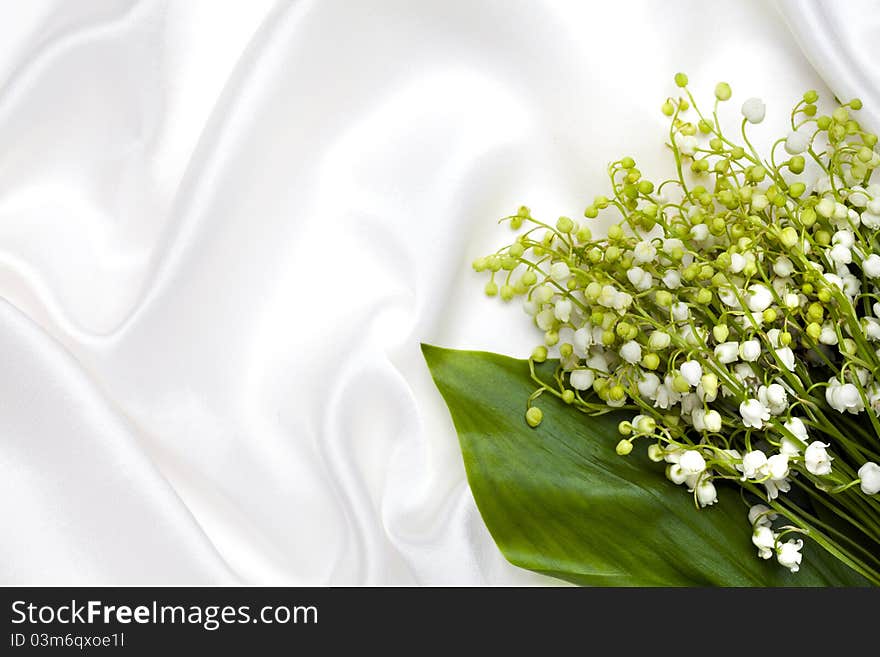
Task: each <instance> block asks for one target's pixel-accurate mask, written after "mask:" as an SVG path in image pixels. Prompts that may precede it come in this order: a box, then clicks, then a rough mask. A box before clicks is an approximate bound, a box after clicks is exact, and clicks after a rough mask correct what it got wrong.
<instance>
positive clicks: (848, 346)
mask: <svg viewBox="0 0 880 657" xmlns="http://www.w3.org/2000/svg"><path fill="white" fill-rule="evenodd" d="M856 349H857V348H856V341H855V340H853V339H852V338H844V339H843V340H842V341H841V342H840V352H841V353H843V354H846V355H847V356H852V355H854V354H855V353H856Z"/></svg>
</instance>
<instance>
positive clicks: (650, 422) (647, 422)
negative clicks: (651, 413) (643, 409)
mask: <svg viewBox="0 0 880 657" xmlns="http://www.w3.org/2000/svg"><path fill="white" fill-rule="evenodd" d="M656 428H657V420H655V419H654V418H652V417H648V416H647V415H644V416H642V419H641V420H639V423H638V424H637V425H636V429H638V430H639V431H640V432H641V433H654V429H656Z"/></svg>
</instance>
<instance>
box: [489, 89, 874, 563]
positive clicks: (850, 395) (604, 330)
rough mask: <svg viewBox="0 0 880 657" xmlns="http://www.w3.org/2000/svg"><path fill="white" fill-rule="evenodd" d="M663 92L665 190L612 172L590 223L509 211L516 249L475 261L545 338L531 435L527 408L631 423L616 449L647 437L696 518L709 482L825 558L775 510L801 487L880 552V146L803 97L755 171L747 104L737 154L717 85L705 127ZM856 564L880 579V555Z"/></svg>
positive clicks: (692, 106) (625, 161)
mask: <svg viewBox="0 0 880 657" xmlns="http://www.w3.org/2000/svg"><path fill="white" fill-rule="evenodd" d="M675 81H676V83H677V84H678V86H679V87H681V88H682V90H683V95H682V96H680V97H678V98H669V99H667V100H666V102H664V103H663V106H662V111H663V113H664V114H665V115H667V116H669V117H670V118H671V122H670V129H669V134H668V142H667V145H668V147H669V149H670V152H671V154H672V156H673V159H674V164H675V169H676V172H677V175H676V177H674V178H672V179H670V180H666V181H664V182H662V183H660V184H655V183H654V182H652V181H650V180H648V179H646V178H645V177H644V176H643V174H642V172H641V171H640V170H639V169H638V168H637V166H636V162H635V161H634V160H633V159H632V158H630V157H624V158H622V159H620V160H617V161H616V162H613V163H612V164H611V165H610V166H609V176H610V179H611V194H610V195H609V196H607V197H606V196H598V197H596V198H595V199H594V201H593V202H592V203H591V204H590V205H589V206H588V207H587V208H586V210H585V212H584V216H585V220H582V221H575V220H573V219H571V218H569V217H560V218H559V219H558V220H557V221H556V222H555V223H553V224H550V223H545V222H542V221H540V220H539V219H536V218H535V217H533V216H532V213H531V211H530V210H529V209H528V208H526V207H522V208H520V209H519V211H518V212H517V213H516V214H515V215H512V216H510V217H505V218H504V219H503V221H509V222H510V225H511V227H512V228H513V229H514V230H520V229H523V230H522V231H521V232H520V234H519V235H518V237H517V238H516V240H515V241H514V242H513V243H512V244H511V245H509V246H507V247H504V248H502V249H500V250H499V251H498V252H496V253H494V254H492V255H489V256H486V257H483V258H479V259H478V260H477V261H476V262H474V268H475V269H476V270H477V271H480V272H488V273H489V282H488V283H487V285H486V293H487V294H488V295H490V296H495V295H499V296H500V297H501V298H502V299H503V300H505V301H510V300H512V299H514V298H516V297H519V298H522V299H523V302H524V303H523V305H524V308H525V310H526V312H527V313H528V314H529V315H530V316H531V317H532V318H533V320H534V323H535V326H536V327H537V328H538V329H539V330H540V331H541V332H542V333H543V341H542V344H541V345H540V346H538V347H537V348H536V349H535V350H534V352H533V353H532V355H531V363H532V367H533V369H534V364H535V363H543V362H544V361H546V360H547V359H548V358H551V357H558V359H559V360H558V363H559V365H558V369H557V372H556V375H555V377H554V379H553V381H551V382H548V381H544V380H542V379H540V378H537V377H536V381H537V382H538V383H539V386H540V387H539V388H538V389H537V390H536V392H535V394H534V395H532V397H531V398H530V399H529V403H528V406H527V416H526V417H527V420H528V422H529V424H530V425H531V426H537V425H538V424H539V423H540V421H541V417H542V414H541V411H540V409H539V408H538V407H537V405H536V402H537V400H538V398H539V397H540V395H541V394H553V395H556V396H558V397H560V398H561V399H562V400H564V401H565V402H566V403H568V404H571V405H572V406H573V407H575V408H577V409H579V410H581V411H583V412H586V413H593V414H597V413H605V412H608V408H609V407H611V408H614V409H620V410H621V411H622V412H625V411H629V412H631V413H632V414H633V415H632V419H631V420H625V421H623V422H621V423H620V433H621V435H622V439H621V440H620V442H619V443H618V445H617V451H618V453H619V454H621V455H625V454H628V453H630V451H631V450H632V448H633V443H634V441H635V440H642V441H646V442H648V443H649V450H648V453H649V456H650V457H651V459H652V460H654V461H657V462H666V463H667V470H666V471H667V476H668V478H669V479H670V480H671V481H673V482H675V483H676V484H681V485H684V486H686V487H687V489H688V490H689V491H690V492H691V493H692V494H693V496H694V500H695V504H697V505H698V506H700V507H705V506H709V505H711V504H713V503H714V502H715V501H716V499H717V496H718V492H719V488H718V487H717V486H716V484H717V483H719V482H720V481H724V482H728V484H727V485H738V486H741V487H742V488H744V489H745V490H746V492H747V494H748V495H751V496H753V497H757V498H760V500H761V501H762V502H764V503H767V504H770V505H771V506H772V507H773V510H774V513H776V514H778V515H779V516H781V517H786V518H787V519H788V520H789V522H790V523H791V526H793V527H795V526H796V527H799V528H800V529H799V531H801V532H802V533H806V534H808V535H810V536H812V537H814V538H817V537H818V538H817V541H818V542H820V544H823V545H825V543H823V541H824V540H825V538H826V537H825V536H824V535H823V534H822V533H821V532H819V531H817V530H816V525H815V524H810V522H808V521H809V518H810V516H809V515H808V514H807V513H806V512H805V511H804V510H803V508H801V507H794V506H792V507H788V506H787V504H789V502H787V501H786V498H788V497H790V496H787V495H783V494H785V493H788V492H789V491H791V490H792V488H793V487H796V488H798V489H799V490H801V491H807V494H808V495H816V494H822V495H824V496H825V497H824V498H823V499H826V498H827V505H828V506H829V508H831V509H832V510H838V511H839V512H840V513H841V514H844V512H846V514H845V515H847V516H850V517H854V521H855V522H856V523H857V529H859V530H863V531H864V533H865V534H866V535H867V537H868V539H870V540H873V541H875V542H876V543H877V545H878V546H880V499H877V498H874V497H872V496H874V495H875V494H876V493H877V492H878V491H880V466H878V465H876V462H877V461H880V242H878V234H877V231H878V229H880V185H878V184H872V183H871V181H870V180H871V176H872V174H873V172H874V171H875V170H876V169H877V168H878V167H880V155H878V153H877V152H876V151H875V150H874V147H875V146H876V144H877V136H876V135H874V134H872V133H870V132H867V131H866V130H864V129H863V128H862V126H861V125H860V124H859V123H858V122H857V120H856V119H855V118H854V116H853V112H855V111H857V110H859V109H860V108H861V102H860V101H859V100H858V99H854V100H851V101H849V102H848V103H845V104H841V105H839V106H837V107H836V108H835V109H834V110H833V112H832V113H831V114H828V115H820V114H819V112H818V108H817V104H816V103H817V100H818V94H817V93H816V92H815V91H808V92H807V93H805V94H804V96H803V98H802V99H801V100H800V101H799V102H798V103H797V105H796V106H795V107H794V109H793V111H792V113H791V121H790V131H789V132H788V134H786V135H785V136H783V137H781V138H780V139H778V140H777V141H776V142H775V143H774V144H773V146H772V149H771V151H770V156H769V158H767V159H762V158H761V157H760V156H759V155H758V153H757V151H756V150H755V148H754V147H753V146H752V144H751V143H750V141H749V139H748V135H747V130H746V127H747V126H748V125H749V124H754V123H760V122H761V121H763V120H764V117H765V113H766V107H765V105H764V103H763V102H762V101H761V100H759V99H756V98H751V99H749V100H747V101H746V102H745V103H744V104H743V105H742V117H743V118H742V130H741V140H740V141H741V143H737V141H736V140H734V139H731V138H729V137H728V136H727V135H725V134H724V133H723V132H722V130H721V126H720V123H719V121H718V118H717V117H718V107H719V104H720V103H722V102H724V101H726V100H728V99H730V97H731V90H730V87H729V86H728V85H727V84H725V83H720V84H719V85H718V86H717V87H716V90H715V96H716V99H715V108H714V111H713V112H712V113H711V114H704V113H702V112H701V111H700V110H699V108H698V107H697V105H696V103H695V101H694V99H693V97H692V95H691V93H690V91H689V90H688V88H687V77H686V76H685V75H683V74H678V75H677V76H676V79H675ZM691 112H693V113H694V114H695V116H693V118H692V119H690V120H688V119H687V118H686V117H687V116H688V115H689V114H690V113H691ZM606 212H616V213H618V214H619V216H621V217H622V219H621V220H620V221H619V222H618V223H615V224H613V225H611V227H610V228H609V229H608V232H607V236H605V237H601V238H599V237H594V236H593V234H592V230H591V229H590V220H592V219H595V218H596V217H598V216H599V215H600V214H601V213H606ZM790 504H792V505H795V504H796V503H795V502H791V503H790ZM795 508H796V511H797V513H795V511H794V510H793V509H795ZM853 509H857V510H858V511H857V512H853ZM753 524H755V523H754V522H753ZM756 527H758V528H761V532H760V537H757V534H756V538H755V541H756V542H755V544H756V545H758V547H759V550H763V552H761V556H765V555H766V554H771V555H772V554H773V553H775V554H776V555H777V558H778V560H779V561H780V563H782V564H784V565H785V566H787V567H789V568H791V570H797V568H798V565H799V564H800V560H801V553H800V549H801V546H802V542H801V541H800V539H798V540H790V541H788V542H786V543H779V541H778V536H777V535H776V534H774V532H773V531H772V530H770V528H769V525H768V524H763V523H758V525H756ZM765 529H766V531H764V530H765ZM756 532H757V529H756ZM768 532H769V533H768ZM862 538H864V537H861V538H860V539H859V540H862ZM829 540H830V539H829ZM826 547H827V546H826ZM877 554H880V550H875V555H877ZM853 559H854V560H856V557H855V556H854V557H853ZM857 560H858V563H859V564H860V567H861V568H862V570H866V569H867V570H870V569H872V568H876V569H877V570H878V572H880V557H877V556H875V558H874V561H870V560H867V559H866V557H864V556H863V555H859V556H858V559H857ZM866 560H867V561H869V563H865V562H866ZM875 562H876V563H875ZM871 572H873V571H871Z"/></svg>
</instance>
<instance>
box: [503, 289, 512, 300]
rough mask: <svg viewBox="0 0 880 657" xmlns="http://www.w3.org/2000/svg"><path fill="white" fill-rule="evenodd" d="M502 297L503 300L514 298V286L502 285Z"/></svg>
mask: <svg viewBox="0 0 880 657" xmlns="http://www.w3.org/2000/svg"><path fill="white" fill-rule="evenodd" d="M501 299H502V300H503V301H510V300H511V299H513V288H512V287H511V286H510V285H502V286H501Z"/></svg>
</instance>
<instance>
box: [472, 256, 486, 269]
mask: <svg viewBox="0 0 880 657" xmlns="http://www.w3.org/2000/svg"><path fill="white" fill-rule="evenodd" d="M472 266H473V268H474V271H476V272H483V271H486V268H487V267H488V266H489V263H488V261H487V260H486V258H477V259H476V260H474V262H473V265H472Z"/></svg>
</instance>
